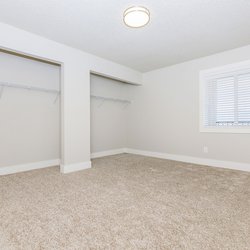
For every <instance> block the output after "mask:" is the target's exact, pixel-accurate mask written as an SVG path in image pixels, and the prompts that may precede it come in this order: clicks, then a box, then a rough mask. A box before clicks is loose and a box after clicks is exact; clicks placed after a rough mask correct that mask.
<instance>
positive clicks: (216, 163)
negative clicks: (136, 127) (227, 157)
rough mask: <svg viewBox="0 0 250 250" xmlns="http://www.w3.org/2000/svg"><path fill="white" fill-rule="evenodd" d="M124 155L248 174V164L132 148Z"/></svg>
mask: <svg viewBox="0 0 250 250" xmlns="http://www.w3.org/2000/svg"><path fill="white" fill-rule="evenodd" d="M125 153H129V154H137V155H144V156H150V157H155V158H161V159H167V160H173V161H180V162H187V163H193V164H198V165H205V166H211V167H219V168H227V169H233V170H242V171H247V172H250V164H248V163H241V162H231V161H221V160H215V159H207V158H198V157H192V156H186V155H175V154H166V153H159V152H151V151H143V150H137V149H132V148H127V149H125Z"/></svg>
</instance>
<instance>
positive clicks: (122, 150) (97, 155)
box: [91, 148, 126, 159]
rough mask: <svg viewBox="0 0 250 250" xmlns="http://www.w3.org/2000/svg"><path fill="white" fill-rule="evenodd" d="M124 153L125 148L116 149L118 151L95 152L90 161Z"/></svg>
mask: <svg viewBox="0 0 250 250" xmlns="http://www.w3.org/2000/svg"><path fill="white" fill-rule="evenodd" d="M125 152H126V148H118V149H112V150H106V151H102V152H96V153H92V154H91V159H95V158H100V157H104V156H110V155H117V154H122V153H125Z"/></svg>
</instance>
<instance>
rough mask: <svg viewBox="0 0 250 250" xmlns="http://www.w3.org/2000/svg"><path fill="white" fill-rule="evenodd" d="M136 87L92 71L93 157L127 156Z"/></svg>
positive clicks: (91, 138)
mask: <svg viewBox="0 0 250 250" xmlns="http://www.w3.org/2000/svg"><path fill="white" fill-rule="evenodd" d="M134 87H135V84H132V83H128V82H124V81H121V80H118V79H114V78H111V77H108V76H104V75H100V74H98V73H96V72H95V73H93V72H91V74H90V99H91V103H90V141H91V147H90V148H91V158H92V159H94V158H98V157H102V156H107V155H114V154H120V153H125V151H126V147H127V143H128V132H129V110H130V108H131V105H132V93H133V91H132V90H133V88H134Z"/></svg>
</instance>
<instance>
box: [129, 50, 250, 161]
mask: <svg viewBox="0 0 250 250" xmlns="http://www.w3.org/2000/svg"><path fill="white" fill-rule="evenodd" d="M249 59H250V46H247V47H242V48H238V49H235V50H231V51H227V52H224V53H220V54H216V55H212V56H209V57H204V58H200V59H197V60H193V61H189V62H186V63H182V64H178V65H174V66H171V67H166V68H163V69H159V70H155V71H151V72H148V73H145V74H144V83H143V86H141V87H139V88H137V89H134V91H132V92H131V98H132V99H133V103H132V105H131V107H130V110H129V133H128V134H129V138H128V147H130V148H134V149H139V150H145V151H153V152H161V153H168V154H177V155H186V156H193V157H202V158H211V159H218V160H224V161H234V162H243V163H250V154H249V148H250V134H225V133H200V132H199V72H200V70H204V69H209V68H213V67H217V66H222V65H226V64H231V63H235V62H240V61H244V60H249ZM204 146H206V147H208V153H204Z"/></svg>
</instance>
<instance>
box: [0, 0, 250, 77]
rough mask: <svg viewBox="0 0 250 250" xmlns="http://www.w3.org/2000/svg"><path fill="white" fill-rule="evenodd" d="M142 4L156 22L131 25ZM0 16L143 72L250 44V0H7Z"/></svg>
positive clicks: (0, 10) (2, 5)
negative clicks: (128, 18)
mask: <svg viewBox="0 0 250 250" xmlns="http://www.w3.org/2000/svg"><path fill="white" fill-rule="evenodd" d="M137 4H139V5H143V6H145V7H147V8H148V9H149V10H150V11H151V22H150V23H149V25H148V26H146V27H144V28H141V29H131V28H128V27H126V26H125V25H124V24H123V21H122V14H123V11H124V10H125V9H126V8H127V7H129V6H131V5H137ZM0 22H4V23H8V24H10V25H13V26H16V27H19V28H22V29H24V30H27V31H30V32H33V33H36V34H39V35H41V36H44V37H47V38H50V39H52V40H55V41H58V42H60V43H64V44H67V45H69V46H72V47H75V48H79V49H81V50H83V51H86V52H89V53H92V54H95V55H98V56H100V57H103V58H106V59H109V60H112V61H114V62H117V63H120V64H123V65H126V66H129V67H131V68H134V69H137V70H139V71H142V72H145V71H150V70H153V69H156V68H160V67H164V66H167V65H171V64H176V63H180V62H183V61H187V60H191V59H194V58H198V57H202V56H206V55H210V54H213V53H217V52H221V51H225V50H228V49H233V48H236V47H240V46H244V45H248V44H250V0H145V1H144V0H141V1H138V0H133V1H132V0H129V1H128V0H119V1H118V0H106V1H104V0H47V1H45V0H35V1H34V0H1V1H0Z"/></svg>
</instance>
